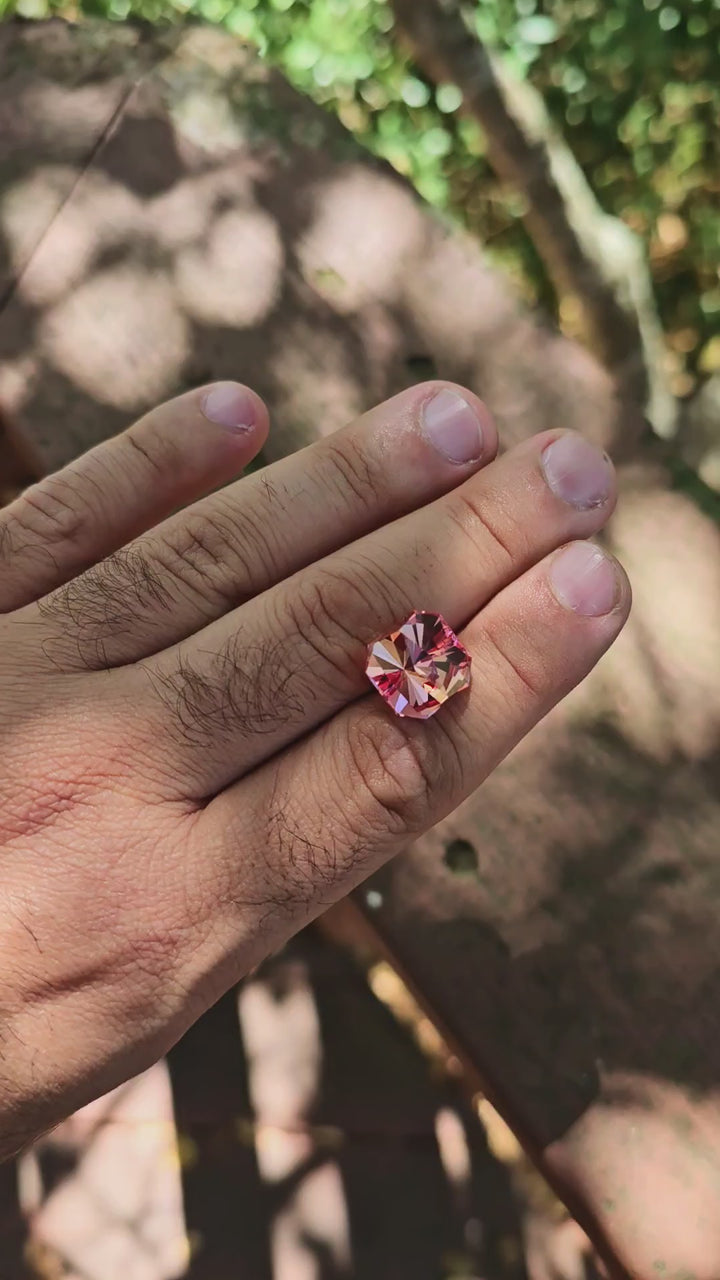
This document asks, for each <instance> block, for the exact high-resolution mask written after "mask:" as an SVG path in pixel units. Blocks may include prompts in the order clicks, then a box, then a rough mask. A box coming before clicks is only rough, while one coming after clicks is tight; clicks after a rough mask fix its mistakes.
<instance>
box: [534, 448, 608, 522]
mask: <svg viewBox="0 0 720 1280" xmlns="http://www.w3.org/2000/svg"><path fill="white" fill-rule="evenodd" d="M542 465H543V470H544V472H545V478H546V480H547V482H548V484H549V485H550V488H551V489H552V491H553V493H554V494H555V495H556V497H558V498H561V499H562V501H563V502H568V503H569V504H570V506H571V507H577V508H578V509H579V510H580V511H587V510H588V509H589V508H590V507H601V506H602V505H603V503H604V502H607V500H608V498H609V497H610V494H611V492H612V487H613V465H612V462H611V461H610V459H609V458H608V457H607V455H606V454H604V453H601V452H600V450H599V449H596V448H595V446H594V445H592V444H590V443H589V442H588V441H587V440H583V438H582V436H576V435H567V436H561V437H560V439H559V440H555V441H554V442H553V443H552V444H551V445H548V447H547V449H545V450H544V452H543V455H542Z"/></svg>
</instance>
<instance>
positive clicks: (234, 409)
mask: <svg viewBox="0 0 720 1280" xmlns="http://www.w3.org/2000/svg"><path fill="white" fill-rule="evenodd" d="M202 411H203V413H204V414H205V417H206V418H207V419H208V421H209V422H215V423H217V425H218V426H219V427H229V428H230V430H231V431H249V430H250V428H251V427H252V426H253V425H254V423H255V407H254V405H253V402H252V398H251V397H250V395H249V394H248V392H247V391H246V390H245V387H241V386H240V385H239V383H237V382H216V383H215V386H214V387H212V388H211V390H210V391H208V393H207V395H205V396H204V398H203V401H202Z"/></svg>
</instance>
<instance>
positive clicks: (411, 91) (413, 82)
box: [400, 76, 430, 107]
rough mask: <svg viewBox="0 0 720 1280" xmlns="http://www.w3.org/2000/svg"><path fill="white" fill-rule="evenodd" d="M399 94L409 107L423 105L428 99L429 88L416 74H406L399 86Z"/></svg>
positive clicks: (425, 104)
mask: <svg viewBox="0 0 720 1280" xmlns="http://www.w3.org/2000/svg"><path fill="white" fill-rule="evenodd" d="M400 96H401V97H402V100H403V102H406V103H407V105H408V106H409V107H425V106H427V104H428V102H429V101H430V90H429V88H428V86H427V85H426V84H424V83H423V81H422V80H418V79H417V77H416V76H406V77H405V79H404V80H403V82H402V85H401V88H400Z"/></svg>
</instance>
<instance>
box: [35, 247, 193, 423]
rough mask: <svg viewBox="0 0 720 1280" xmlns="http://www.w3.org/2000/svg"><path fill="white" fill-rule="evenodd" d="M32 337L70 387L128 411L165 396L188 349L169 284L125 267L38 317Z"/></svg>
mask: <svg viewBox="0 0 720 1280" xmlns="http://www.w3.org/2000/svg"><path fill="white" fill-rule="evenodd" d="M159 335H162V341H159ZM38 338H39V341H40V344H41V350H42V352H43V354H44V355H46V356H47V357H48V358H49V360H50V361H51V363H52V364H54V365H55V367H56V368H57V369H59V370H61V372H62V373H63V374H65V376H66V377H67V378H70V379H72V381H73V382H74V383H75V384H76V386H78V387H81V388H82V390H83V391H85V392H86V393H87V394H88V395H91V396H93V397H94V398H95V399H96V400H97V401H98V403H99V404H100V405H104V404H106V405H113V406H114V407H116V408H119V409H126V410H127V411H128V412H131V411H132V410H140V409H141V408H142V406H143V405H145V404H146V403H147V402H148V401H149V400H162V399H163V398H164V397H165V396H167V395H170V394H171V392H172V390H173V387H174V385H175V380H176V378H177V373H178V369H179V368H180V367H181V366H182V364H183V363H184V361H185V360H186V358H187V356H188V354H189V351H190V332H189V329H188V326H187V323H186V321H185V319H184V317H183V315H182V313H181V312H180V311H179V310H178V308H177V305H176V302H175V297H174V293H173V290H172V288H171V286H170V284H169V283H168V282H167V281H166V280H164V279H163V278H162V276H159V277H155V278H152V277H150V278H148V275H147V273H146V272H145V271H143V270H142V269H141V268H140V267H139V266H129V265H128V266H118V267H111V268H109V269H108V270H106V271H100V272H98V273H97V274H96V275H93V276H92V277H91V278H90V279H89V280H87V281H86V282H85V283H84V284H82V285H80V286H79V288H78V289H76V290H75V292H73V293H72V294H71V295H70V296H69V297H67V298H66V299H64V300H63V301H61V302H59V303H58V304H57V306H55V307H53V308H52V309H51V310H50V311H49V312H48V313H47V314H46V315H45V317H44V318H43V321H42V323H41V325H40V329H39V334H38Z"/></svg>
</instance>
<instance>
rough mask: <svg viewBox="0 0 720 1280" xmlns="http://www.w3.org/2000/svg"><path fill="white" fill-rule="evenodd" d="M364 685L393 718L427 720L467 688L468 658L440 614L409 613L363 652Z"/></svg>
mask: <svg viewBox="0 0 720 1280" xmlns="http://www.w3.org/2000/svg"><path fill="white" fill-rule="evenodd" d="M365 669H366V671H367V675H368V679H369V680H370V682H371V684H373V685H374V686H375V688H376V689H377V691H378V693H379V694H380V695H381V696H382V697H383V698H384V699H385V701H386V702H387V704H388V706H390V707H392V709H393V711H394V712H395V714H396V715H398V716H412V717H414V718H415V719H416V720H429V718H430V716H434V715H435V712H436V711H439V709H440V707H441V706H442V704H443V703H444V702H447V700H448V698H452V696H453V694H454V693H459V692H460V690H461V689H467V688H469V685H470V654H469V653H468V651H467V649H465V648H463V646H462V645H461V644H460V641H459V640H458V638H457V636H456V635H455V633H454V631H451V630H450V628H449V626H448V624H447V622H445V619H444V618H441V616H440V614H439V613H423V612H420V611H417V612H416V613H411V614H410V617H409V618H408V620H407V622H404V623H403V625H402V626H401V627H398V630H397V631H393V632H391V633H390V635H389V636H384V637H383V638H382V639H381V640H376V641H375V642H374V644H371V645H369V646H368V661H367V667H366V668H365Z"/></svg>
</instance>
